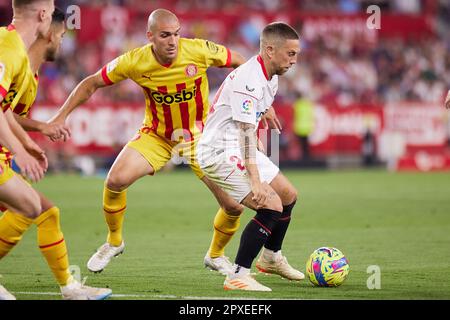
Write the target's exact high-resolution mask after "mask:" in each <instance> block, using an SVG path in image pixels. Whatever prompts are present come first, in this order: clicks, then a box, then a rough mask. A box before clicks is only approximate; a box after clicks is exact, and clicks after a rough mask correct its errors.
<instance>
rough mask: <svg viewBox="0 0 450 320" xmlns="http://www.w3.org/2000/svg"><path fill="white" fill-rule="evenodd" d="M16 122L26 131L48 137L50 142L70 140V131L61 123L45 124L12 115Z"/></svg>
mask: <svg viewBox="0 0 450 320" xmlns="http://www.w3.org/2000/svg"><path fill="white" fill-rule="evenodd" d="M14 117H15V119H16V121H17V122H18V123H19V124H20V125H21V126H22V128H24V129H25V130H26V131H35V132H40V133H41V134H43V135H45V136H47V137H49V138H50V139H51V140H52V141H56V140H59V139H62V140H64V141H67V139H69V138H70V135H71V133H70V129H69V127H68V126H66V125H64V124H61V123H45V122H42V121H37V120H34V119H30V118H25V117H21V116H19V115H18V114H16V113H14Z"/></svg>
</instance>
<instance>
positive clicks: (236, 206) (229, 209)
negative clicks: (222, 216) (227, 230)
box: [222, 202, 244, 216]
mask: <svg viewBox="0 0 450 320" xmlns="http://www.w3.org/2000/svg"><path fill="white" fill-rule="evenodd" d="M222 209H223V210H224V211H225V212H226V213H227V214H229V215H230V216H240V215H241V214H242V212H244V206H243V205H242V204H240V203H237V202H236V203H226V204H224V205H223V207H222Z"/></svg>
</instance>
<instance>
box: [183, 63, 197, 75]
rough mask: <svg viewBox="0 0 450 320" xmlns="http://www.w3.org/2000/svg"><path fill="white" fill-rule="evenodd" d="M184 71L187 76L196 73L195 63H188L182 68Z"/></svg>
mask: <svg viewBox="0 0 450 320" xmlns="http://www.w3.org/2000/svg"><path fill="white" fill-rule="evenodd" d="M184 73H185V74H186V75H187V76H188V77H193V76H195V75H196V74H197V73H198V69H197V66H196V65H195V64H188V65H187V66H186V69H184Z"/></svg>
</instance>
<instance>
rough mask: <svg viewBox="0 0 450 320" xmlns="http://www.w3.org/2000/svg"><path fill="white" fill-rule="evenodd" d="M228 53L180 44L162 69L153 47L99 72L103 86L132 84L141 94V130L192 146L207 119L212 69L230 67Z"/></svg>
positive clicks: (196, 43)
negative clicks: (140, 89) (170, 61)
mask: <svg viewBox="0 0 450 320" xmlns="http://www.w3.org/2000/svg"><path fill="white" fill-rule="evenodd" d="M230 63H231V53H230V51H229V50H228V49H227V48H225V47H224V46H222V45H218V44H215V43H213V42H211V41H207V40H201V39H185V38H181V39H180V41H179V46H178V56H177V58H176V59H175V61H174V62H173V63H172V64H171V65H161V64H160V63H159V62H158V61H157V60H156V58H155V56H154V55H153V51H152V44H148V45H145V46H143V47H140V48H137V49H134V50H131V51H129V52H127V53H125V54H123V55H121V56H120V57H118V58H116V59H115V60H113V61H111V62H110V63H109V64H107V65H106V66H104V67H103V69H102V71H101V72H102V76H103V79H104V81H105V83H106V84H113V83H117V82H119V81H122V80H125V79H131V80H133V81H134V82H135V83H137V84H138V85H139V86H140V87H141V88H142V89H143V91H144V94H145V102H146V110H145V119H144V125H145V126H147V127H149V130H151V131H153V132H155V133H156V134H157V135H159V136H160V137H163V138H166V139H169V140H172V141H181V140H184V141H191V140H193V139H196V138H197V137H199V134H200V133H201V132H202V130H203V125H204V121H205V119H206V116H207V114H208V109H209V103H208V96H209V86H208V78H207V75H206V70H207V69H208V67H210V66H217V67H229V66H230Z"/></svg>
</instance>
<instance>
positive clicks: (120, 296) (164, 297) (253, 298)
mask: <svg viewBox="0 0 450 320" xmlns="http://www.w3.org/2000/svg"><path fill="white" fill-rule="evenodd" d="M11 293H12V294H15V295H17V294H22V295H40V296H60V295H61V293H60V292H28V291H17V292H11ZM111 298H153V299H180V300H305V299H275V298H272V299H270V298H257V297H197V296H176V295H171V294H170V295H163V294H149V295H145V294H112V295H111Z"/></svg>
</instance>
